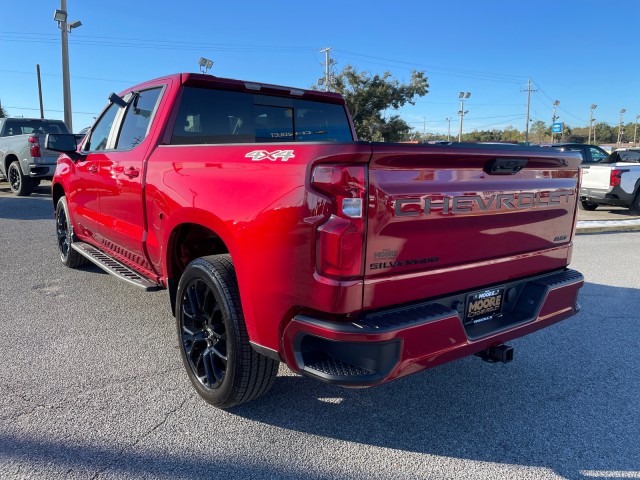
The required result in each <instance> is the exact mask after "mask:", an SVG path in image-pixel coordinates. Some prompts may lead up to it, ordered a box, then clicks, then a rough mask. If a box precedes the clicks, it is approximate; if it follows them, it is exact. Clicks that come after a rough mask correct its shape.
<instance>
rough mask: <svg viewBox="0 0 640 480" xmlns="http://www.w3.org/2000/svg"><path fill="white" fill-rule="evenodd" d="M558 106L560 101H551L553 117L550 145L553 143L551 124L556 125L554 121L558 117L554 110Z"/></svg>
mask: <svg viewBox="0 0 640 480" xmlns="http://www.w3.org/2000/svg"><path fill="white" fill-rule="evenodd" d="M558 105H560V100H554V101H553V116H552V117H551V143H553V124H554V123H556V120H557V119H558V118H560V117H557V116H556V109H557V108H558Z"/></svg>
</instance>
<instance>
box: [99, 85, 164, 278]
mask: <svg viewBox="0 0 640 480" xmlns="http://www.w3.org/2000/svg"><path fill="white" fill-rule="evenodd" d="M162 90H163V87H161V86H158V87H154V88H150V89H148V90H143V91H140V92H134V93H132V94H129V95H127V96H126V97H125V101H127V106H126V107H125V108H124V109H122V110H121V112H120V115H119V116H118V119H117V125H116V128H117V130H116V135H114V138H112V139H111V144H110V145H109V147H110V148H109V149H108V150H106V151H104V152H103V153H102V154H101V155H100V158H99V172H98V183H99V191H100V216H99V218H100V233H101V237H102V238H101V243H102V244H103V245H104V247H105V248H106V249H107V250H110V251H111V252H112V253H113V254H115V256H118V257H120V259H121V260H125V261H129V262H133V263H134V264H135V266H139V267H142V268H143V269H145V270H152V268H151V266H150V264H149V262H148V261H147V258H146V254H145V252H144V232H145V228H144V227H145V222H144V210H143V203H144V202H143V191H142V181H143V177H144V162H145V158H146V155H147V152H148V150H149V142H146V141H145V140H146V139H147V135H148V132H149V129H150V127H151V121H152V118H153V115H154V113H155V111H156V108H157V104H158V102H159V99H160V96H161V92H162ZM89 157H91V155H89Z"/></svg>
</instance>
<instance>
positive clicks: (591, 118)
mask: <svg viewBox="0 0 640 480" xmlns="http://www.w3.org/2000/svg"><path fill="white" fill-rule="evenodd" d="M596 108H598V105H596V104H595V103H592V104H591V109H590V113H589V140H587V143H591V130H592V128H593V111H594V110H595V109H596ZM593 143H596V135H595V132H594V134H593Z"/></svg>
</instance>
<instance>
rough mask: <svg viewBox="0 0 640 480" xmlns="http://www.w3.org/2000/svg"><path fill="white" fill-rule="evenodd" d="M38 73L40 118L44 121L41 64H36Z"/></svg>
mask: <svg viewBox="0 0 640 480" xmlns="http://www.w3.org/2000/svg"><path fill="white" fill-rule="evenodd" d="M36 73H37V74H38V98H39V99H40V118H42V119H43V120H44V106H43V105H42V81H41V80H40V64H39V63H37V64H36Z"/></svg>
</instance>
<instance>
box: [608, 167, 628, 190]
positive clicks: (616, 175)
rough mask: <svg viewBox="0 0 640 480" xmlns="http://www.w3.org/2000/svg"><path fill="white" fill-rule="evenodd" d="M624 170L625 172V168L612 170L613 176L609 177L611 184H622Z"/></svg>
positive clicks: (613, 185) (615, 185)
mask: <svg viewBox="0 0 640 480" xmlns="http://www.w3.org/2000/svg"><path fill="white" fill-rule="evenodd" d="M622 172H624V170H611V178H610V179H609V185H610V186H612V187H619V186H620V178H621V177H622Z"/></svg>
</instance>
